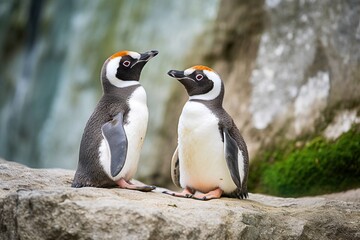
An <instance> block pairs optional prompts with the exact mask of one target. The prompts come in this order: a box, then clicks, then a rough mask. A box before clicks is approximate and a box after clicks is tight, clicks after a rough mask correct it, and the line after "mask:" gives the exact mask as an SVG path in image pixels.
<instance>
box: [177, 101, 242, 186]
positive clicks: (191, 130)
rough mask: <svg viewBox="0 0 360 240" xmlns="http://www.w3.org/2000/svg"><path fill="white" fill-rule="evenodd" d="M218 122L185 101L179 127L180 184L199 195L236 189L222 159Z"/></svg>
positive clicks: (201, 109) (199, 105) (201, 107)
mask: <svg viewBox="0 0 360 240" xmlns="http://www.w3.org/2000/svg"><path fill="white" fill-rule="evenodd" d="M218 123H219V119H218V118H217V117H216V116H215V115H214V114H213V113H212V112H211V111H210V110H209V109H208V108H207V107H206V106H205V105H203V104H201V103H198V102H192V101H188V102H187V103H186V104H185V106H184V108H183V111H182V113H181V116H180V119H179V126H178V154H179V167H180V184H181V186H182V187H183V188H185V187H186V186H188V187H191V188H193V189H195V190H198V191H201V192H208V191H211V190H214V189H215V188H218V187H220V188H221V189H222V190H223V191H224V192H227V193H228V192H232V191H234V190H235V189H236V185H235V183H234V182H233V181H232V179H231V175H230V171H229V169H228V167H227V163H226V160H225V156H224V143H223V142H222V138H221V135H220V131H219V125H218Z"/></svg>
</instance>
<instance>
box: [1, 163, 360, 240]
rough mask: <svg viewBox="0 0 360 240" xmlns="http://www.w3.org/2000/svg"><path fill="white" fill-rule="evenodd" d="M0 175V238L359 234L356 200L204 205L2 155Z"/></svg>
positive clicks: (255, 199)
mask: <svg viewBox="0 0 360 240" xmlns="http://www.w3.org/2000/svg"><path fill="white" fill-rule="evenodd" d="M0 173H1V175H0V180H1V181H0V239H125V238H126V239H359V238H360V230H359V222H360V203H359V201H358V200H359V199H356V198H353V199H352V200H353V201H356V202H344V201H337V200H330V199H327V198H323V197H311V198H310V197H309V198H298V199H294V198H278V197H271V196H264V195H260V194H250V198H249V199H248V200H238V199H229V198H222V199H220V200H211V201H207V202H202V201H198V200H193V199H182V198H174V197H171V196H168V195H164V194H161V193H160V192H161V190H162V189H158V190H157V191H156V192H151V193H143V192H137V191H130V190H122V189H98V188H81V189H74V188H71V187H70V182H71V179H72V177H73V174H74V172H73V171H69V170H62V169H31V168H27V167H25V166H23V165H20V164H16V163H12V162H7V161H4V160H0ZM352 195H354V193H352ZM357 196H358V195H357ZM331 198H336V197H335V196H332V197H331Z"/></svg>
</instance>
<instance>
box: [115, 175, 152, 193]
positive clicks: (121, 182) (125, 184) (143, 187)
mask: <svg viewBox="0 0 360 240" xmlns="http://www.w3.org/2000/svg"><path fill="white" fill-rule="evenodd" d="M116 183H117V184H118V185H119V187H120V188H123V189H129V190H137V191H141V192H150V191H152V190H154V189H155V188H156V187H155V186H150V185H143V184H134V183H132V182H127V181H126V180H125V179H123V178H121V179H120V180H119V181H117V182H116Z"/></svg>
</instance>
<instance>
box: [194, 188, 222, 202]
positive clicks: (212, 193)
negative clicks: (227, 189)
mask: <svg viewBox="0 0 360 240" xmlns="http://www.w3.org/2000/svg"><path fill="white" fill-rule="evenodd" d="M222 193H223V190H221V189H220V188H216V189H215V190H213V191H210V192H208V193H196V194H194V195H193V196H192V198H194V199H197V200H210V199H216V198H220V197H221V195H222Z"/></svg>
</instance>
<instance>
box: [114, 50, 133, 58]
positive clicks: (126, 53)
mask: <svg viewBox="0 0 360 240" xmlns="http://www.w3.org/2000/svg"><path fill="white" fill-rule="evenodd" d="M128 54H129V51H120V52H117V53H114V54H113V55H111V57H109V58H110V59H114V58H116V57H122V56H125V55H128Z"/></svg>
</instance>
